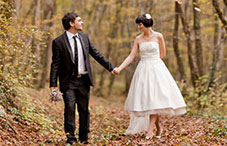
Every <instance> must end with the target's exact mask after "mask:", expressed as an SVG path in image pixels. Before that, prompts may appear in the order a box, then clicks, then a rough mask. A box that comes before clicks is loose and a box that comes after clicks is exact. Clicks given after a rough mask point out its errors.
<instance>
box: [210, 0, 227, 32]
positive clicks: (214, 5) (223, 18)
mask: <svg viewBox="0 0 227 146" xmlns="http://www.w3.org/2000/svg"><path fill="white" fill-rule="evenodd" d="M226 3H227V2H226V0H224V4H225V6H226ZM212 4H213V7H214V8H215V10H216V12H217V14H218V16H219V18H220V20H221V22H222V24H223V26H224V28H225V31H227V20H226V19H225V17H224V15H223V13H222V11H221V9H220V7H219V4H218V2H217V0H212Z"/></svg>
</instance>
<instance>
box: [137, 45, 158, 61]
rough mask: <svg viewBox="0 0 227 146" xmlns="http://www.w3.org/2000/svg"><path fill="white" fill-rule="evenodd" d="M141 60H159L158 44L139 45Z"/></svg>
mask: <svg viewBox="0 0 227 146" xmlns="http://www.w3.org/2000/svg"><path fill="white" fill-rule="evenodd" d="M139 51H140V58H141V60H150V59H160V53H159V44H158V42H154V41H149V42H142V43H140V44H139Z"/></svg>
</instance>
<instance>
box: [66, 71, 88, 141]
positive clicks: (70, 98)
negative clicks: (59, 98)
mask: <svg viewBox="0 0 227 146" xmlns="http://www.w3.org/2000/svg"><path fill="white" fill-rule="evenodd" d="M88 79H89V78H88V75H83V76H82V77H81V78H76V77H72V79H71V81H70V83H69V88H68V89H67V90H66V91H65V92H64V93H63V98H64V103H65V111H64V129H65V133H66V136H67V138H68V140H69V141H70V140H72V139H74V138H75V134H74V131H75V109H76V105H77V110H78V112H79V139H80V141H84V140H87V139H88V132H89V120H90V113H89V109H88V106H89V96H90V85H89V82H88Z"/></svg>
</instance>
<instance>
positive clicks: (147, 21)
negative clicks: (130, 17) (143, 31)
mask: <svg viewBox="0 0 227 146" xmlns="http://www.w3.org/2000/svg"><path fill="white" fill-rule="evenodd" d="M138 23H143V25H144V26H145V27H151V26H153V19H152V17H151V15H150V14H142V15H139V16H138V17H137V18H136V24H138Z"/></svg>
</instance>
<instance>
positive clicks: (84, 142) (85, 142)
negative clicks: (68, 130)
mask: <svg viewBox="0 0 227 146" xmlns="http://www.w3.org/2000/svg"><path fill="white" fill-rule="evenodd" d="M80 143H82V144H88V140H80Z"/></svg>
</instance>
